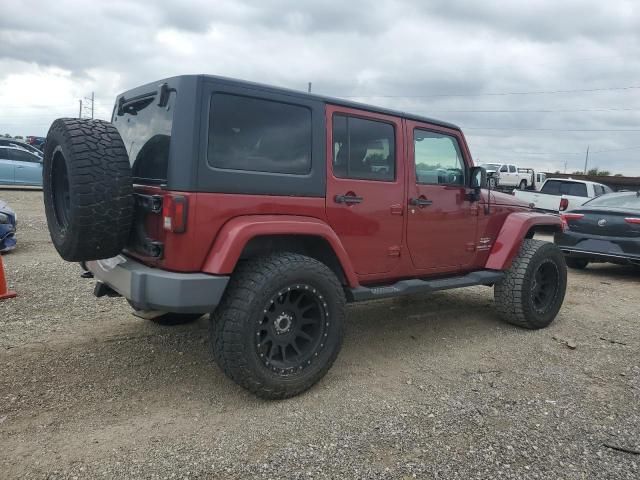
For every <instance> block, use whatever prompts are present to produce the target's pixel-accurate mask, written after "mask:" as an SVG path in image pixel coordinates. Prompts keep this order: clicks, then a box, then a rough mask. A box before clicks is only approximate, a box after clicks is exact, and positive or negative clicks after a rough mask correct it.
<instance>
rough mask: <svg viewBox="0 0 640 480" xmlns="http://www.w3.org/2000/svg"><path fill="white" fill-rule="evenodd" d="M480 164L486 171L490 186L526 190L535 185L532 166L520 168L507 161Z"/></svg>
mask: <svg viewBox="0 0 640 480" xmlns="http://www.w3.org/2000/svg"><path fill="white" fill-rule="evenodd" d="M480 166H481V167H483V168H484V169H485V170H486V171H487V181H488V182H489V185H490V186H491V188H497V187H505V188H519V189H520V190H526V189H527V188H531V187H534V186H535V181H536V177H535V172H534V171H533V169H532V168H521V167H518V166H517V165H513V164H507V163H484V164H482V165H480Z"/></svg>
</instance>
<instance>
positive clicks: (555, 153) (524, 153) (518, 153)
mask: <svg viewBox="0 0 640 480" xmlns="http://www.w3.org/2000/svg"><path fill="white" fill-rule="evenodd" d="M638 149H640V145H636V146H635V147H625V148H613V149H607V150H591V151H590V152H589V153H590V154H594V153H609V152H622V151H625V150H638ZM514 154H516V155H584V152H514Z"/></svg>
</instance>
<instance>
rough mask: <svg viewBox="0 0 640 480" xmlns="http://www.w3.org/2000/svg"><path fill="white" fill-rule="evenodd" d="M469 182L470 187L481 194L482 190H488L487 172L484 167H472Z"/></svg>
mask: <svg viewBox="0 0 640 480" xmlns="http://www.w3.org/2000/svg"><path fill="white" fill-rule="evenodd" d="M469 180H470V184H469V187H471V188H473V189H474V190H476V191H477V192H478V193H480V189H482V188H487V171H486V170H485V169H484V168H483V167H471V171H470V172H469Z"/></svg>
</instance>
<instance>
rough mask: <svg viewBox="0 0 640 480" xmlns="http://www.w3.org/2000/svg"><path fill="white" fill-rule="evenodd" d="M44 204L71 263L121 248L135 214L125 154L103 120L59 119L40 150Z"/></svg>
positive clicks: (107, 255) (117, 136) (52, 230)
mask: <svg viewBox="0 0 640 480" xmlns="http://www.w3.org/2000/svg"><path fill="white" fill-rule="evenodd" d="M43 189H44V206H45V212H46V215H47V224H48V226H49V233H50V234H51V240H52V241H53V245H54V246H55V247H56V250H57V251H58V253H59V254H60V256H61V257H62V258H64V259H65V260H67V261H70V262H79V261H86V260H99V259H102V258H110V257H113V256H115V255H117V254H118V253H120V251H121V250H122V249H123V248H124V246H125V244H126V242H127V238H128V237H129V232H130V230H131V223H132V218H133V181H132V178H131V167H130V165H129V156H128V155H127V151H126V149H125V146H124V143H123V142H122V138H121V137H120V134H119V133H118V130H116V128H115V127H114V126H113V125H112V124H110V123H108V122H104V121H102V120H83V119H74V118H59V119H57V120H56V121H54V122H53V124H52V125H51V128H49V133H48V134H47V141H46V144H45V151H44V166H43Z"/></svg>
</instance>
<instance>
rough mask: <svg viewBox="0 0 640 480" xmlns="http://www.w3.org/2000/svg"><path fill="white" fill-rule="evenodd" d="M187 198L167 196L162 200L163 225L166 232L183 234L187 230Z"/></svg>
mask: <svg viewBox="0 0 640 480" xmlns="http://www.w3.org/2000/svg"><path fill="white" fill-rule="evenodd" d="M187 205H188V202H187V198H186V197H183V196H182V195H165V196H164V197H163V198H162V224H163V227H164V229H165V230H166V231H168V232H173V233H182V232H184V231H186V229H187Z"/></svg>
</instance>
